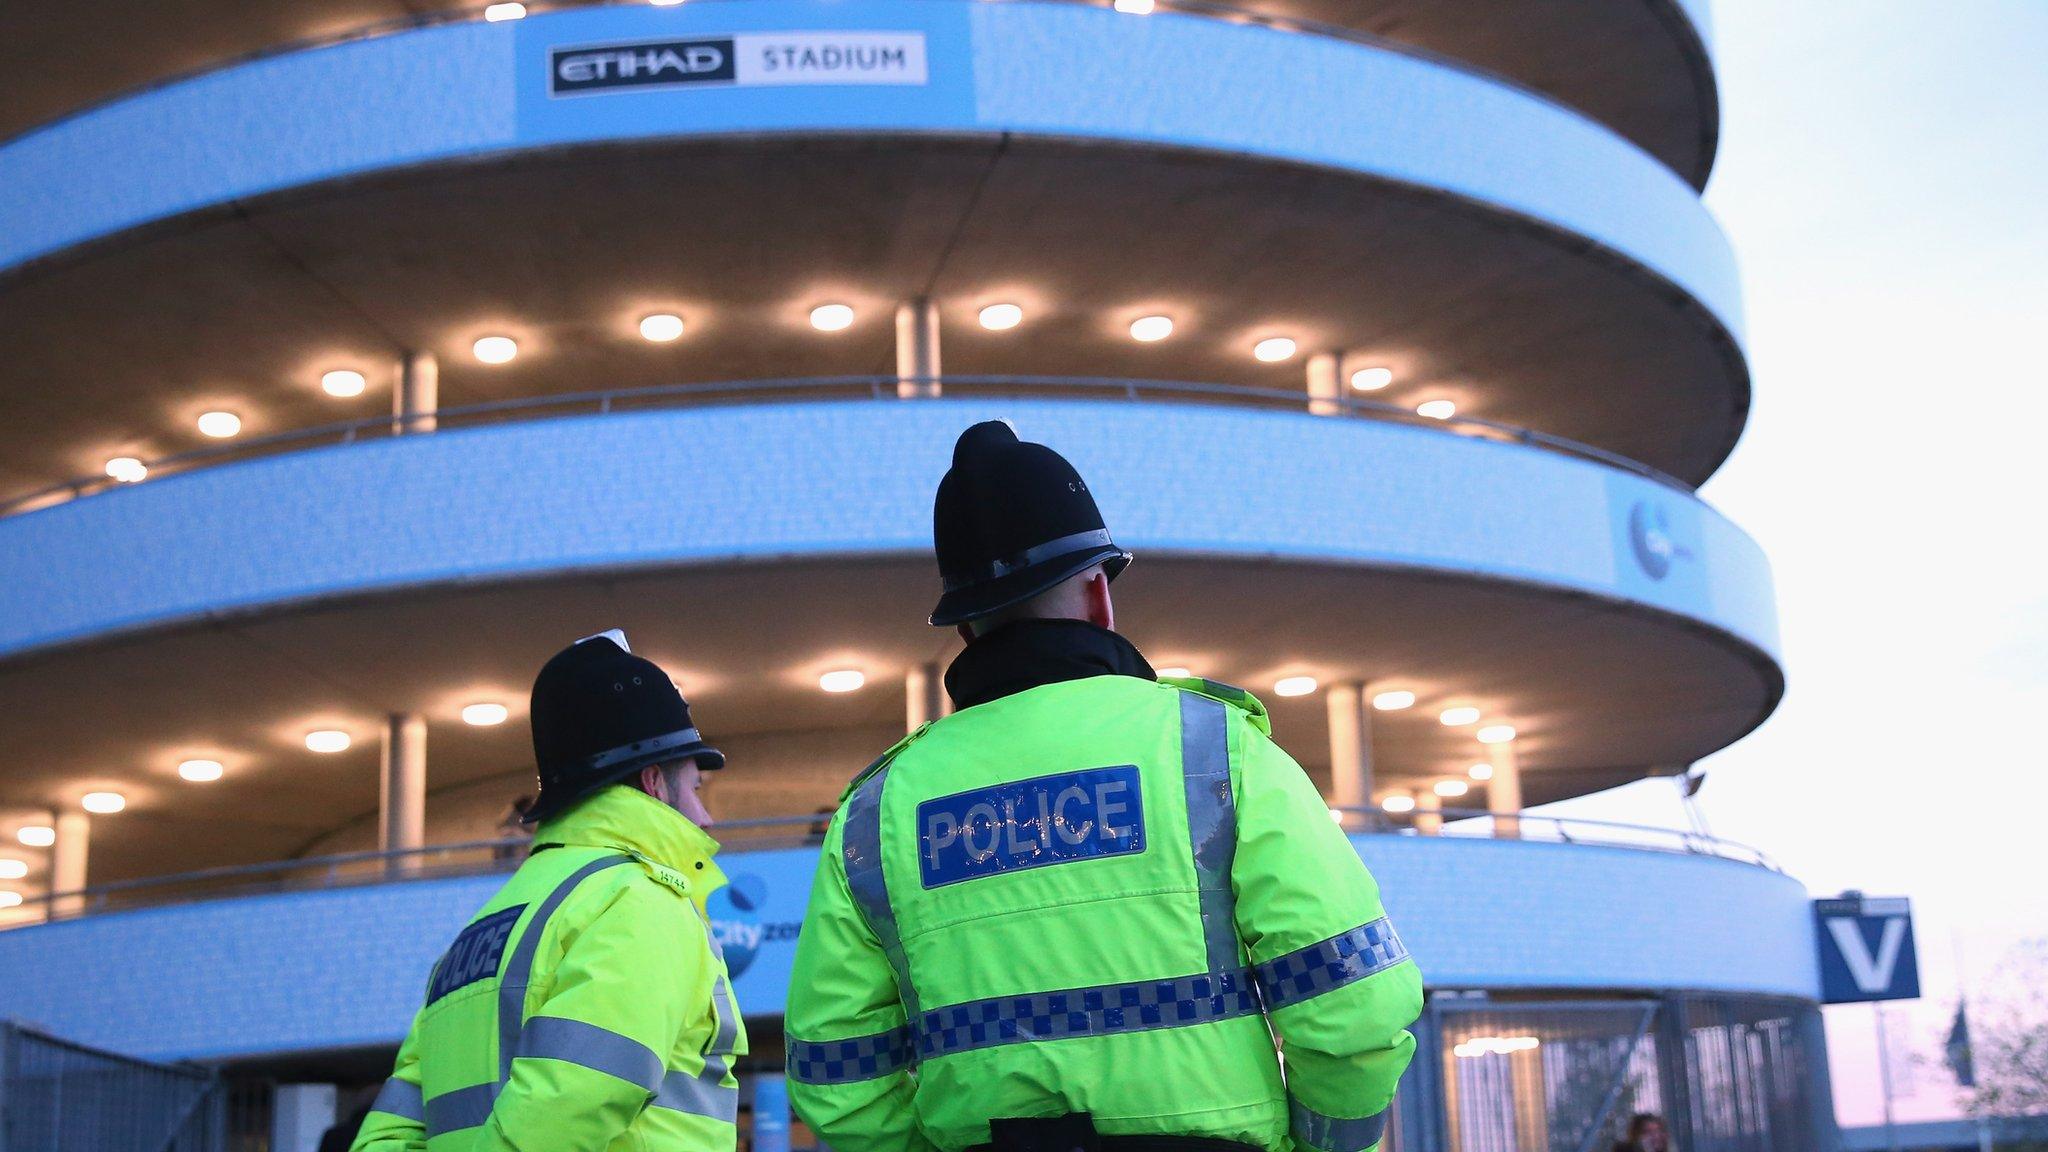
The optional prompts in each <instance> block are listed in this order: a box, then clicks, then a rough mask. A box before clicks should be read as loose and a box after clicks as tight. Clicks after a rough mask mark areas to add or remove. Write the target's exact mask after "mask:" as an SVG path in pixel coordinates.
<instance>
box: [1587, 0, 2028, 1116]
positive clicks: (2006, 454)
mask: <svg viewBox="0 0 2048 1152" xmlns="http://www.w3.org/2000/svg"><path fill="white" fill-rule="evenodd" d="M1714 17H1715V25H1716V36H1715V40H1716V44H1715V48H1716V55H1717V66H1718V70H1719V73H1720V79H1721V109H1722V136H1721V141H1722V142H1721V152H1720V159H1719V162H1718V166H1717V168H1716V170H1715V174H1714V178H1713V182H1712V183H1711V184H1710V185H1709V186H1708V189H1707V203H1708V204H1709V206H1710V207H1711V208H1712V209H1713V211H1714V213H1715V214H1716V216H1718V218H1719V219H1720V221H1721V224H1722V226H1723V227H1724V228H1725V229H1726V230H1727V232H1728V234H1729V236H1730V238H1731V239H1732V240H1733V242H1734V245H1735V252H1736V257H1737V260H1738V261H1739V264H1740V267H1741V271H1742V280H1743V288H1744V292H1745V297H1746V299H1747V305H1748V307H1747V313H1748V317H1749V332H1750V339H1749V355H1750V366H1751V370H1752V372H1753V374H1754V378H1755V391H1756V402H1755V408H1754V410H1753V412H1752V415H1751V419H1750V424H1749V428H1748V431H1747V432H1746V433H1745V434H1744V436H1743V439H1742V443H1741V445H1740V446H1739V447H1738V448H1737V449H1736V451H1735V455H1734V457H1733V458H1732V459H1731V460H1730V461H1729V462H1728V464H1727V465H1726V466H1725V467H1724V468H1723V469H1722V471H1721V473H1720V474H1719V475H1718V476H1716V477H1715V478H1714V479H1713V481H1712V482H1710V483H1709V484H1708V485H1707V486H1706V487H1705V488H1704V489H1703V490H1702V493H1703V495H1704V496H1705V497H1706V498H1707V499H1708V500H1709V501H1710V502H1711V503H1713V504H1714V505H1716V506H1717V507H1719V508H1720V509H1722V510H1723V511H1724V512H1726V513H1727V514H1728V515H1729V516H1730V517H1732V518H1733V519H1734V520H1735V522H1736V523H1738V524H1740V525H1742V526H1743V527H1744V528H1746V529H1748V531H1749V532H1750V533H1751V534H1753V535H1754V536H1755V537H1756V538H1757V540H1758V542H1759V543H1761V544H1762V545H1763V547H1764V550H1765V551H1766V552H1767V553H1768V554H1769V555H1770V557H1771V560H1772V563H1773V565H1774V567H1775V570H1776V576H1777V589H1778V608H1779V615H1780V619H1781V621H1782V624H1783V630H1784V638H1785V644H1784V647H1785V663H1786V668H1787V674H1788V677H1789V680H1790V689H1789V691H1788V693H1787V695H1786V698H1785V702H1784V704H1783V706H1782V707H1781V708H1780V709H1779V711H1778V712H1777V714H1776V715H1775V716H1774V717H1773V718H1772V719H1771V720H1770V721H1769V722H1768V723H1767V724H1766V725H1765V726H1764V727H1763V728H1761V729H1760V730H1758V731H1757V732H1756V733H1755V734H1754V735H1752V736H1750V737H1749V738H1748V739H1747V740H1744V741H1742V742H1741V743H1740V744H1737V745H1736V746H1735V747H1733V748H1731V749H1729V750H1728V751H1726V752H1724V753H1722V754H1720V755H1718V756H1715V757H1713V758H1712V759H1710V760H1707V761H1704V762H1703V763H1702V767H1703V768H1705V769H1706V771H1707V773H1708V783H1707V785H1706V787H1705V788H1704V790H1703V791H1702V792H1701V795H1700V802H1701V805H1702V807H1703V809H1704V811H1705V813H1706V815H1707V818H1708V820H1709V821H1710V822H1711V823H1712V826H1713V830H1714V831H1715V832H1716V833H1717V834H1719V835H1722V836H1726V837H1729V838H1731V839H1735V840H1741V841H1744V842H1747V843H1751V844H1755V845H1757V846H1758V847H1761V848H1764V849H1765V850H1767V851H1769V852H1770V853H1772V854H1773V855H1774V856H1776V857H1777V858H1778V860H1779V861H1781V862H1782V863H1783V864H1784V866H1785V868H1786V869H1787V870H1788V871H1789V872H1791V873H1792V874H1793V875H1794V876H1796V877H1798V878H1799V879H1800V880H1801V881H1803V882H1805V884H1806V886H1807V887H1808V888H1809V889H1810V890H1812V891H1813V892H1815V893H1821V894H1832V893H1834V892H1837V891H1839V890H1841V889H1843V888H1847V887H1855V888H1861V889H1863V890H1865V891H1867V892H1870V893H1872V894H1882V895H1905V896H1910V897H1912V898H1913V900H1914V905H1915V913H1916V915H1915V919H1916V924H1917V938H1918V942H1919V949H1920V963H1921V977H1922V985H1923V989H1924V992H1925V995H1924V996H1923V998H1922V999H1921V1000H1919V1001H1917V1002H1911V1003H1907V1004H1902V1005H1898V1006H1895V1008H1894V1009H1891V1010H1888V1011H1889V1012H1891V1013H1892V1014H1893V1015H1895V1016H1896V1018H1897V1019H1896V1022H1895V1025H1894V1029H1893V1034H1894V1035H1895V1036H1901V1037H1902V1038H1905V1039H1908V1040H1910V1041H1911V1042H1912V1043H1913V1044H1914V1045H1915V1046H1916V1047H1917V1048H1918V1049H1919V1050H1920V1051H1921V1053H1922V1054H1924V1055H1926V1056H1928V1057H1930V1058H1932V1059H1934V1060H1936V1061H1937V1063H1936V1065H1935V1066H1934V1067H1933V1068H1932V1069H1928V1070H1922V1071H1921V1072H1920V1073H1919V1074H1918V1076H1917V1080H1918V1082H1919V1083H1918V1085H1917V1090H1916V1091H1914V1092H1913V1093H1912V1094H1911V1095H1909V1096H1906V1097H1904V1098H1902V1099H1900V1100H1899V1102H1898V1116H1899V1118H1900V1119H1925V1118H1934V1117H1940V1116H1949V1115H1954V1114H1955V1107H1954V1105H1955V1100H1954V1086H1953V1082H1952V1080H1950V1079H1949V1077H1948V1075H1947V1073H1946V1072H1945V1071H1943V1070H1941V1069H1940V1067H1939V1064H1938V1060H1939V1055H1940V1045H1941V1039H1942V1037H1943V1036H1944V1035H1945V1034H1946V1032H1947V1028H1948V1023H1949V1016H1950V1013H1952V1012H1953V1011H1954V1007H1955V996H1956V989H1957V960H1956V957H1957V955H1958V953H1959V952H1960V954H1961V955H1962V956H1963V957H1964V967H1965V968H1967V970H1968V977H1967V978H1968V979H1969V980H1970V981H1971V982H1972V986H1973V987H1976V986H1980V985H1982V984H1985V983H1990V982H1994V981H1995V979H1996V969H1997V965H1998V962H1999V960H2000V958H2001V955H2002V954H2003V953H2005V952H2006V950H2007V949H2009V948H2010V947H2011V945H2012V944H2013V943H2014V942H2015V941H2017V940H2019V939H2022V938H2025V937H2043V936H2048V895H2044V894H2043V891H2042V887H2041V884H2040V880H2041V877H2042V875H2043V873H2044V871H2048V868H2044V865H2043V859H2044V856H2048V753H2044V751H2043V748H2044V746H2048V580H2044V576H2043V567H2042V562H2043V559H2044V557H2048V549H2044V547H2043V543H2042V539H2041V537H2042V535H2043V533H2044V531H2048V507H2044V503H2048V481H2044V479H2043V475H2044V474H2043V466H2044V460H2048V387H2044V386H2048V0H2004V2H1991V0H1954V2H1937V0H1919V2H1906V0H1714ZM1673 797H1674V793H1673V792H1672V790H1671V788H1670V786H1669V785H1668V784H1666V783H1664V782H1662V781H1650V782H1645V783H1641V784H1637V785H1633V786H1631V787H1629V788H1626V789H1620V790H1618V791H1617V792H1615V793H1610V794H1608V795H1605V796H1601V797H1595V798H1589V799H1587V800H1582V801H1577V802H1574V803H1572V804H1570V805H1565V806H1559V807H1561V808H1565V809H1568V810H1569V811H1572V812H1574V813H1577V814H1581V815H1586V816H1595V815H1600V816H1606V817H1608V818H1613V819H1635V820H1644V821H1648V820H1656V821H1658V822H1664V823H1675V822H1678V821H1679V820H1680V819H1681V817H1680V815H1679V809H1678V806H1677V803H1676V801H1675V799H1674V798H1673ZM1873 1029H1874V1026H1873V1022H1872V1013H1871V1010H1870V1009H1869V1008H1867V1007H1850V1006H1845V1007H1841V1008H1834V1009H1830V1010H1829V1011H1828V1033H1829V1044H1830V1048H1831V1049H1832V1050H1833V1052H1834V1071H1835V1097H1836V1111H1837V1113H1838V1115H1839V1116H1840V1118H1841V1121H1842V1123H1844V1124H1845V1125H1851V1124H1869V1123H1876V1122H1878V1120H1879V1115H1880V1097H1879V1093H1878V1087H1877V1065H1876V1059H1875V1055H1874V1049H1875V1042H1874V1039H1873Z"/></svg>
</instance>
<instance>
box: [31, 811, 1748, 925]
mask: <svg viewBox="0 0 2048 1152" xmlns="http://www.w3.org/2000/svg"><path fill="white" fill-rule="evenodd" d="M1330 811H1331V812H1332V813H1336V814H1339V815H1341V816H1342V817H1343V820H1342V823H1343V824H1344V826H1345V829H1346V831H1348V832H1353V833H1363V834H1366V835H1383V836H1420V835H1434V836H1440V837H1443V838H1445V839H1459V838H1472V839H1476V838H1484V837H1494V836H1498V835H1503V832H1502V830H1500V829H1499V828H1498V827H1497V824H1498V823H1499V822H1501V821H1514V822H1516V824H1517V827H1516V828H1515V829H1514V837H1513V838H1517V839H1522V840H1532V839H1534V840H1542V839H1543V836H1542V835H1540V834H1539V835H1534V836H1532V835H1531V832H1532V830H1535V831H1538V832H1539V833H1540V832H1541V831H1543V830H1547V831H1548V834H1549V836H1551V837H1553V838H1554V839H1555V840H1556V842H1558V843H1561V844H1566V845H1571V846H1574V847H1604V848H1620V849H1629V850H1636V851H1645V852H1666V853H1671V854H1674V855H1685V856H1709V857H1713V858H1716V859H1722V860H1731V861H1735V862H1737V863H1741V864H1748V865H1754V866H1756V867H1759V868H1765V869H1768V870H1770V871H1772V872H1780V873H1782V872H1783V871H1784V869H1782V868H1780V867H1779V866H1778V864H1777V862H1776V861H1775V860H1773V859H1771V857H1769V856H1767V855H1765V854H1764V853H1763V852H1762V851H1760V850H1758V849H1756V848H1752V847H1750V846H1748V845H1746V844H1740V843H1737V842H1735V841H1732V840H1723V839H1720V838H1718V837H1714V836H1706V835H1702V834H1700V833H1697V832H1691V831H1687V830H1684V829H1676V828H1658V827H1654V826H1650V825H1642V824H1623V823H1617V822H1615V821H1611V820H1585V819H1579V818H1577V817H1571V816H1552V815H1546V814H1541V813H1532V812H1526V811H1525V812H1520V813H1515V814H1512V815H1509V814H1502V813H1496V812H1490V811H1487V810H1486V809H1480V808H1444V809H1441V810H1436V811H1425V812H1415V813H1403V814H1401V816H1400V818H1396V816H1395V815H1394V814H1391V813H1388V812H1385V811H1382V810H1381V809H1378V808H1366V807H1352V806H1338V807H1333V808H1331V809H1330ZM1418 815H1420V816H1424V817H1428V816H1439V817H1441V818H1442V827H1441V828H1439V829H1437V830H1435V831H1433V832H1424V831H1420V830H1418V829H1417V828H1416V827H1415V822H1414V817H1415V816H1418ZM825 819H826V816H825V815H824V814H821V813H812V814H809V815H803V816H767V817H760V818H757V819H748V820H723V821H720V822H719V823H718V825H717V827H716V831H717V833H718V836H719V838H720V839H721V840H722V841H725V842H726V844H725V848H726V850H727V851H729V852H734V853H742V852H749V851H766V850H769V849H772V848H789V847H798V846H804V845H816V844H819V843H822V842H823V841H824V833H823V829H822V827H821V826H820V825H821V823H822V822H823V821H824V820H825ZM1567 826H1572V827H1578V828H1583V829H1592V830H1594V832H1595V835H1594V836H1592V837H1585V836H1572V835H1570V833H1569V831H1568V830H1567ZM1602 833H1606V835H1602ZM1613 833H1627V835H1626V836H1622V835H1614V834H1613ZM734 841H738V842H734ZM529 844H530V841H528V840H527V839H525V838H520V837H514V838H509V839H498V840H466V841H461V842H458V843H453V844H435V845H431V846H428V847H424V848H406V849H398V850H392V851H363V852H342V853H336V854H333V855H328V856H311V857H300V858H296V859H290V860H271V861H265V862H263V863H259V864H233V865H227V866H223V867H217V868H201V869H198V870H196V871H192V872H181V873H177V874H174V875H170V876H152V877H147V878H143V879H137V880H116V881H113V882H110V883H106V884H95V885H92V886H91V887H87V888H82V889H79V890H77V891H73V892H52V893H47V894H45V895H41V896H35V897H31V898H29V899H26V900H24V901H23V902H22V907H23V908H36V907H40V908H41V909H42V911H43V915H42V916H41V917H40V918H31V919H29V920H27V921H25V923H38V922H42V921H47V920H64V919H72V918H77V917H82V916H90V915H94V914H97V913H101V912H109V911H117V910H125V909H129V908H144V907H159V906H162V905H166V904H177V903H184V902H187V901H191V900H201V899H219V898H222V897H227V896H243V895H256V894H261V893H268V892H284V891H303V890H308V889H312V890H319V889H332V888H343V887H355V886H363V885H370V884H385V883H399V882H404V881H409V880H427V879H446V878H450V877H459V876H481V875H488V874H490V873H493V872H508V871H510V870H512V869H513V868H515V867H517V866H518V862H519V860H520V859H523V858H524V856H525V853H526V849H527V848H528V846H529ZM479 855H481V856H482V857H483V858H482V859H480V860H470V861H468V862H460V861H454V862H450V863H445V864H441V865H439V866H433V865H431V864H430V860H431V858H434V857H442V858H456V857H462V856H479ZM131 898H132V899H131Z"/></svg>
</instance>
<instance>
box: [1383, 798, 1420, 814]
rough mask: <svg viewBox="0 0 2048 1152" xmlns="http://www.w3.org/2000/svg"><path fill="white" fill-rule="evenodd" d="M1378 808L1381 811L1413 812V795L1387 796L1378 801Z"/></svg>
mask: <svg viewBox="0 0 2048 1152" xmlns="http://www.w3.org/2000/svg"><path fill="white" fill-rule="evenodd" d="M1380 810H1381V811H1382V812H1413V811H1415V797H1413V796H1389V797H1387V798H1386V799H1385V800H1382V801H1380Z"/></svg>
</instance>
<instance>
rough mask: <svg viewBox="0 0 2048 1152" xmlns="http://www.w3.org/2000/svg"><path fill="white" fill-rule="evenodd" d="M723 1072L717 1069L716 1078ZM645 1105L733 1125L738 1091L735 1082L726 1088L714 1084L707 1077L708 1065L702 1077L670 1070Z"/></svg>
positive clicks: (738, 1095) (708, 1076)
mask: <svg viewBox="0 0 2048 1152" xmlns="http://www.w3.org/2000/svg"><path fill="white" fill-rule="evenodd" d="M724 1075H725V1073H724V1072H723V1070H721V1071H720V1072H719V1078H723V1077H724ZM648 1106H649V1107H651V1108H667V1109H669V1110H670V1111H672V1112H687V1113H689V1114H690V1115H692V1116H708V1117H710V1118H711V1119H713V1120H723V1121H725V1122H726V1123H727V1124H733V1123H737V1122H738V1121H739V1116H740V1090H739V1086H738V1085H733V1086H732V1087H727V1086H725V1085H723V1084H720V1083H718V1082H717V1080H715V1079H713V1078H712V1077H711V1075H710V1069H709V1068H708V1067H707V1068H706V1070H705V1074H704V1075H702V1076H692V1075H691V1074H689V1073H688V1072H671V1073H669V1074H668V1075H667V1076H666V1077H664V1078H663V1079H662V1081H661V1090H660V1091H658V1092H656V1093H655V1094H654V1101H653V1103H652V1104H650V1105H648Z"/></svg>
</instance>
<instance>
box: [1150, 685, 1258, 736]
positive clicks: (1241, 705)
mask: <svg viewBox="0 0 2048 1152" xmlns="http://www.w3.org/2000/svg"><path fill="white" fill-rule="evenodd" d="M1159 682H1160V683H1161V684H1166V685H1169V686H1171V687H1174V688H1178V689H1180V690H1181V691H1183V692H1193V693H1195V694H1196V695H1198V696H1207V697H1208V698H1209V699H1211V700H1214V701H1217V702H1218V703H1221V704H1228V705H1230V706H1231V707H1232V708H1235V709H1237V710H1238V711H1240V712H1242V713H1244V714H1245V718H1246V719H1248V720H1250V721H1251V722H1252V726H1253V727H1255V728H1257V729H1258V730H1259V731H1260V732H1263V733H1265V734H1266V735H1268V736H1271V735H1272V734H1273V721H1272V719H1271V718H1270V717H1268V716H1267V715H1266V706H1265V705H1264V704H1263V703H1261V702H1260V701H1259V698H1258V697H1257V696H1254V695H1252V694H1251V693H1249V692H1247V691H1245V690H1244V689H1242V688H1239V687H1238V686H1237V685H1235V684H1225V683H1224V682H1223V681H1221V680H1204V679H1202V678H1201V677H1200V676H1161V677H1160V678H1159Z"/></svg>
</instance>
